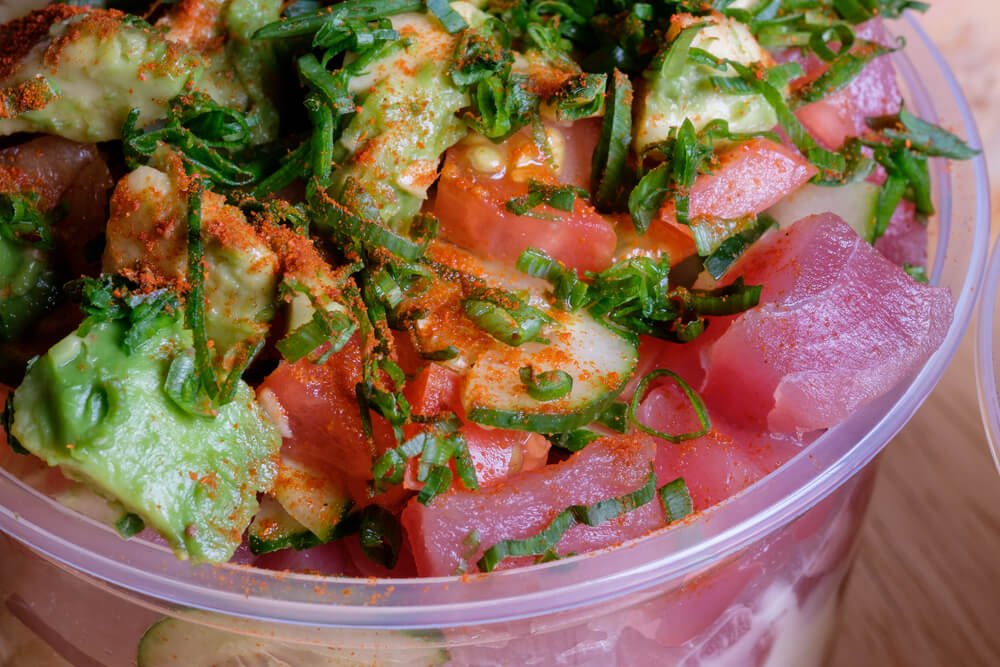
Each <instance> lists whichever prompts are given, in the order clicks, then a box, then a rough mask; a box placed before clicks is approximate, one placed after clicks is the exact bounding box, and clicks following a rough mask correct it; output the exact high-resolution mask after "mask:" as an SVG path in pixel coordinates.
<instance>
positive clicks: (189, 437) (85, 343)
mask: <svg viewBox="0 0 1000 667" xmlns="http://www.w3.org/2000/svg"><path fill="white" fill-rule="evenodd" d="M181 319H182V317H181V314H180V311H179V310H177V309H173V310H171V309H169V308H168V309H165V310H164V311H162V312H161V313H160V314H159V315H158V316H157V318H156V320H155V321H154V322H153V323H147V324H148V328H147V329H146V332H147V334H148V336H147V337H146V338H145V339H144V340H140V341H138V342H133V344H132V346H131V348H132V349H131V352H130V351H129V349H128V347H129V346H128V345H126V344H124V339H125V336H126V333H127V332H128V329H127V325H126V324H125V323H124V322H123V321H121V320H118V321H104V322H99V323H95V324H90V325H88V324H87V323H85V325H84V326H83V327H81V329H78V330H77V331H76V332H74V333H72V334H70V335H69V336H67V337H66V338H64V339H63V340H62V341H60V342H59V343H57V344H56V345H54V346H53V347H52V348H51V349H50V350H49V351H48V352H47V353H46V354H45V355H43V356H42V357H40V358H39V359H38V360H37V361H35V362H34V363H33V364H32V366H31V368H30V369H29V370H28V374H27V376H26V377H25V379H24V382H23V383H22V385H21V386H20V388H18V390H17V392H16V393H15V395H14V420H13V427H12V433H13V434H14V435H15V437H16V438H17V439H18V440H19V441H20V443H21V444H22V446H23V447H24V448H25V449H27V450H28V451H30V452H31V453H33V454H35V455H36V456H38V457H40V458H41V459H43V460H44V461H45V462H46V463H48V464H49V465H52V466H56V465H58V466H60V467H61V469H62V471H63V473H65V474H66V475H67V476H69V477H71V478H74V479H77V480H79V481H81V482H84V483H86V484H88V485H90V486H91V487H93V488H94V490H96V491H97V492H98V493H100V494H101V495H104V496H105V497H107V498H109V499H112V500H115V501H117V502H119V503H120V504H121V505H122V506H123V507H124V508H125V509H126V510H128V511H129V512H133V513H135V514H137V515H138V516H139V517H141V518H142V519H143V521H145V523H146V525H147V526H149V527H152V528H154V529H155V530H157V531H158V532H159V533H160V534H161V535H163V537H164V538H165V539H166V540H167V541H168V542H169V543H170V544H171V546H172V547H173V549H174V551H175V552H176V554H177V555H178V557H181V558H191V559H194V560H197V561H225V560H228V559H229V558H230V557H231V556H232V554H233V552H234V551H235V549H236V547H237V546H239V544H240V539H241V536H242V534H243V530H244V529H245V528H246V526H247V524H249V522H250V519H251V517H252V516H253V514H254V513H255V512H256V511H257V498H256V494H257V493H258V492H260V491H265V490H268V489H269V488H270V486H271V484H272V482H273V479H274V476H275V474H276V470H277V468H276V456H277V452H278V449H279V447H280V445H281V436H280V434H279V433H278V430H277V428H276V427H275V426H274V425H273V424H272V423H271V422H270V421H269V420H268V419H267V418H266V417H265V416H264V414H263V412H262V411H261V409H260V408H259V407H258V406H257V404H256V403H255V401H254V394H253V390H252V389H250V387H249V386H247V385H246V384H245V383H243V382H242V381H240V382H239V384H238V387H237V390H236V394H235V397H234V399H233V400H232V401H231V402H230V403H227V404H225V405H223V406H221V407H219V408H218V412H217V414H216V415H215V416H214V417H198V416H194V415H191V414H190V413H188V412H185V411H184V410H182V409H181V408H180V407H179V406H178V405H176V404H175V403H174V402H173V400H172V399H171V398H170V396H168V394H167V392H166V391H165V389H164V382H165V381H166V379H167V375H168V372H169V370H170V368H171V363H172V362H173V361H174V359H175V358H176V357H178V356H179V355H182V354H185V353H186V351H187V350H189V349H190V348H191V345H192V339H191V332H190V331H188V330H187V329H185V328H184V327H183V325H182V323H181ZM150 331H151V333H150Z"/></svg>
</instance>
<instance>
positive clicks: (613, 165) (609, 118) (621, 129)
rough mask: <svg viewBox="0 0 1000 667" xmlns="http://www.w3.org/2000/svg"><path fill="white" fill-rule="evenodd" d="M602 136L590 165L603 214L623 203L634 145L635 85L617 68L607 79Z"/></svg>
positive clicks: (597, 198) (597, 200)
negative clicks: (633, 97)
mask: <svg viewBox="0 0 1000 667" xmlns="http://www.w3.org/2000/svg"><path fill="white" fill-rule="evenodd" d="M604 99H605V100H606V102H605V108H604V118H603V119H602V121H601V134H600V138H599V139H598V141H597V147H596V148H595V149H594V155H593V158H592V159H591V165H590V187H591V189H592V190H593V191H594V203H595V204H596V205H597V207H598V209H600V210H601V211H604V212H608V211H613V210H616V209H617V208H618V206H619V205H620V203H621V199H622V193H623V191H624V185H625V175H626V174H625V172H626V162H627V160H628V154H629V147H630V146H631V144H632V82H631V81H629V78H628V77H627V76H626V75H624V74H622V73H621V72H619V71H618V70H617V69H616V70H615V71H614V72H613V73H612V75H611V78H610V79H609V80H608V90H607V93H606V94H605V97H604Z"/></svg>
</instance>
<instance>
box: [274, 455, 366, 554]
mask: <svg viewBox="0 0 1000 667" xmlns="http://www.w3.org/2000/svg"><path fill="white" fill-rule="evenodd" d="M271 493H272V494H273V495H274V499H275V500H277V501H278V503H279V504H280V505H281V507H282V508H284V510H285V512H287V513H288V515H289V517H290V518H291V519H293V520H294V521H296V522H297V523H298V524H299V525H301V526H303V527H304V528H305V529H306V530H308V531H309V532H311V533H312V534H313V535H315V536H316V539H317V540H318V541H319V542H329V541H330V540H331V539H333V537H334V531H335V530H336V528H337V524H339V523H340V520H341V519H342V518H343V517H344V516H345V515H346V514H347V512H348V510H350V509H351V504H352V502H351V495H350V493H349V492H348V489H347V483H346V482H345V481H344V480H343V478H342V477H341V476H340V474H339V473H338V472H337V471H335V470H332V469H330V468H329V467H328V466H324V467H322V468H320V467H319V466H318V465H315V466H314V465H310V464H307V463H303V462H300V461H296V460H294V459H290V458H288V457H285V456H283V457H282V458H281V465H280V466H279V468H278V478H277V480H275V483H274V490H273V491H272V492H271Z"/></svg>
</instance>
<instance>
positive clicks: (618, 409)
mask: <svg viewBox="0 0 1000 667" xmlns="http://www.w3.org/2000/svg"><path fill="white" fill-rule="evenodd" d="M594 421H596V422H597V423H598V424H600V425H601V426H604V427H606V428H609V429H611V430H612V431H615V432H617V433H625V432H626V431H628V403H619V402H617V401H615V402H612V403H609V404H608V406H607V407H606V408H604V410H602V411H601V413H600V414H599V415H597V418H596V419H595V420H594Z"/></svg>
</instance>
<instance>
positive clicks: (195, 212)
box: [184, 180, 219, 399]
mask: <svg viewBox="0 0 1000 667" xmlns="http://www.w3.org/2000/svg"><path fill="white" fill-rule="evenodd" d="M203 191H204V188H203V186H202V184H201V182H200V181H197V180H196V181H195V186H194V188H193V189H192V191H191V194H190V195H189V197H188V216H187V227H188V232H187V242H188V262H187V280H188V284H189V285H190V286H191V287H190V289H189V290H188V294H187V299H186V302H185V313H184V314H185V318H186V320H187V325H188V328H189V329H191V334H192V337H193V338H194V356H195V358H194V364H195V368H194V371H195V374H196V376H197V377H198V381H199V383H200V385H201V387H202V389H203V390H204V391H205V392H206V393H207V394H208V397H209V398H210V399H213V398H215V397H216V396H217V395H218V393H219V385H218V382H217V381H216V378H215V370H214V368H213V367H212V355H211V352H210V348H209V346H208V334H207V333H206V330H205V264H204V256H205V249H204V243H203V241H202V237H201V224H202V220H201V199H202V193H203Z"/></svg>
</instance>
